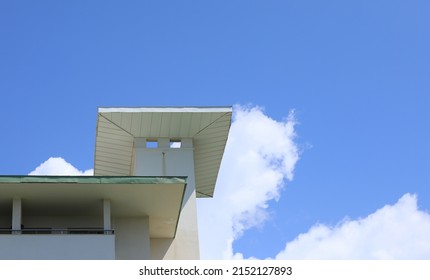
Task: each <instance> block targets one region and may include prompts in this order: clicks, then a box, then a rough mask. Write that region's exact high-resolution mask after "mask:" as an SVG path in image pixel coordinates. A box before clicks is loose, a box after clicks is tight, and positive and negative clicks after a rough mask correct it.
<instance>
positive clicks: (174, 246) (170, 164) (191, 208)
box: [134, 138, 199, 259]
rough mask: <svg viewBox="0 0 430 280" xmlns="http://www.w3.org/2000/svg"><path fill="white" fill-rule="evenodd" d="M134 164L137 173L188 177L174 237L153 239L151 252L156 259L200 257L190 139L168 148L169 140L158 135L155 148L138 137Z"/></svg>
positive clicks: (140, 174) (192, 155)
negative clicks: (179, 145)
mask: <svg viewBox="0 0 430 280" xmlns="http://www.w3.org/2000/svg"><path fill="white" fill-rule="evenodd" d="M134 163H135V168H134V175H136V176H188V178H187V188H186V190H185V195H184V201H183V204H182V210H181V214H180V218H179V223H178V227H177V231H176V237H175V239H174V240H172V241H171V242H170V241H166V240H158V239H157V240H156V239H154V241H153V242H152V243H151V246H153V247H154V248H153V249H152V250H151V252H152V253H151V254H152V256H153V257H155V256H157V259H159V258H158V257H159V256H163V257H162V258H161V259H199V241H198V230H197V212H196V193H195V179H194V154H193V144H192V139H182V143H181V148H170V139H166V138H161V139H158V147H157V148H147V147H146V139H139V138H137V139H136V143H135V151H134ZM156 248H158V249H156ZM157 250H160V251H159V252H157Z"/></svg>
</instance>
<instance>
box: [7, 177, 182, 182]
mask: <svg viewBox="0 0 430 280" xmlns="http://www.w3.org/2000/svg"><path fill="white" fill-rule="evenodd" d="M2 183H9V184H11V183H13V184H19V183H48V184H49V183H75V184H186V183H187V177H184V176H182V177H181V176H179V177H178V176H175V177H171V176H163V177H148V176H26V175H25V176H24V175H23V176H19V175H18V176H17V175H15V176H7V175H6V176H5V175H2V176H0V184H2Z"/></svg>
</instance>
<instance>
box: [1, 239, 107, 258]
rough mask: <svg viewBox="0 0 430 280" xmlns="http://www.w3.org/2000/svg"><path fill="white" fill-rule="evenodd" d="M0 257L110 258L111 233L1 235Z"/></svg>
mask: <svg viewBox="0 0 430 280" xmlns="http://www.w3.org/2000/svg"><path fill="white" fill-rule="evenodd" d="M0 259H2V260H28V259H31V260H53V259H55V260H113V259H115V236H114V235H104V234H87V235H79V234H76V235H75V234H73V235H68V234H64V235H61V234H58V235H57V234H39V235H30V234H29V235H26V234H2V235H0Z"/></svg>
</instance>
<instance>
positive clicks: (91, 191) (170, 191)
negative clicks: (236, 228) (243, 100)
mask: <svg viewBox="0 0 430 280" xmlns="http://www.w3.org/2000/svg"><path fill="white" fill-rule="evenodd" d="M231 116H232V108H231V107H143V108H99V110H98V118H97V130H96V148H95V165H94V176H0V259H198V258H199V243H198V227H197V211H196V199H197V198H210V197H212V196H213V194H214V188H215V183H216V179H217V176H218V170H219V166H220V164H221V160H222V156H223V153H224V148H225V145H226V141H227V137H228V132H229V129H230V124H231ZM208 218H210V217H208Z"/></svg>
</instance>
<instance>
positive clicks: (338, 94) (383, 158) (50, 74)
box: [0, 0, 430, 258]
mask: <svg viewBox="0 0 430 280" xmlns="http://www.w3.org/2000/svg"><path fill="white" fill-rule="evenodd" d="M429 14H430V3H428V1H418V0H417V1H415V0H412V1H382V0H381V1H370V0H369V1H340V0H339V1H163V2H160V1H128V2H127V3H124V1H61V2H58V1H41V2H40V1H38V2H37V3H36V2H34V1H13V2H7V1H2V2H1V3H0V42H1V44H0V96H1V100H2V110H0V119H1V120H2V122H1V123H0V128H1V131H2V137H1V138H0V144H1V145H0V159H1V160H0V173H1V174H28V173H29V172H31V171H32V170H34V169H35V168H36V167H37V166H39V165H40V164H41V163H42V162H44V161H45V160H47V159H48V158H49V157H62V158H64V159H65V160H66V161H67V162H69V163H71V164H72V165H73V166H75V167H76V168H78V169H80V170H86V169H90V168H92V166H93V157H94V145H95V125H96V112H97V107H98V106H183V105H187V106H212V105H235V104H239V105H242V106H246V105H248V106H251V107H254V106H259V107H261V108H264V110H263V112H264V115H265V116H266V117H267V118H270V119H272V120H274V121H275V122H278V123H284V122H286V120H285V119H286V118H287V117H288V115H289V112H290V111H291V110H295V120H296V123H297V124H296V125H295V127H294V130H295V134H296V137H295V138H294V143H295V145H296V146H297V148H298V151H299V152H300V153H299V158H300V159H299V160H298V161H297V163H296V164H295V165H294V168H293V171H294V178H293V179H292V180H288V179H287V178H284V179H285V180H284V181H283V182H284V183H285V185H283V187H281V188H280V190H279V197H278V200H277V201H276V200H275V199H269V200H268V201H267V205H268V208H267V209H266V212H267V217H266V218H265V219H264V221H262V222H261V223H259V224H258V225H255V226H253V227H250V228H249V229H246V230H245V231H244V232H243V233H242V234H241V235H240V236H239V237H237V238H235V241H234V242H233V245H232V246H233V247H232V248H233V251H234V252H241V253H242V254H243V256H244V257H245V258H246V257H251V256H254V257H258V258H266V257H274V256H276V254H278V253H279V252H280V250H282V249H283V248H284V247H285V244H286V243H288V242H291V241H293V240H295V239H297V238H298V236H299V234H303V233H306V232H308V231H309V230H310V229H311V228H312V227H314V226H315V225H318V224H323V225H326V226H327V227H329V228H330V227H335V226H336V225H339V223H341V222H342V221H345V219H350V220H357V219H360V218H364V217H367V216H368V215H370V214H372V213H375V211H377V210H378V209H380V208H382V207H383V206H385V205H394V204H396V202H397V201H398V200H399V199H400V198H401V197H402V196H403V195H405V194H406V193H410V194H415V195H416V199H417V203H418V207H419V209H420V211H422V213H426V212H427V211H428V210H430V172H429V171H428V170H429V167H430V145H429V143H430V132H429V131H430V130H429V129H428V122H429V120H430V110H429V109H428V107H429V105H430V79H429V77H430V66H429V65H430V54H429V51H428V50H429V49H430V29H429V26H430V18H429V17H428V15H429ZM257 132H258V131H257ZM219 188H222V186H219V185H217V189H219ZM420 213H421V212H420ZM429 236H430V234H429ZM429 242H430V241H429Z"/></svg>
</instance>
